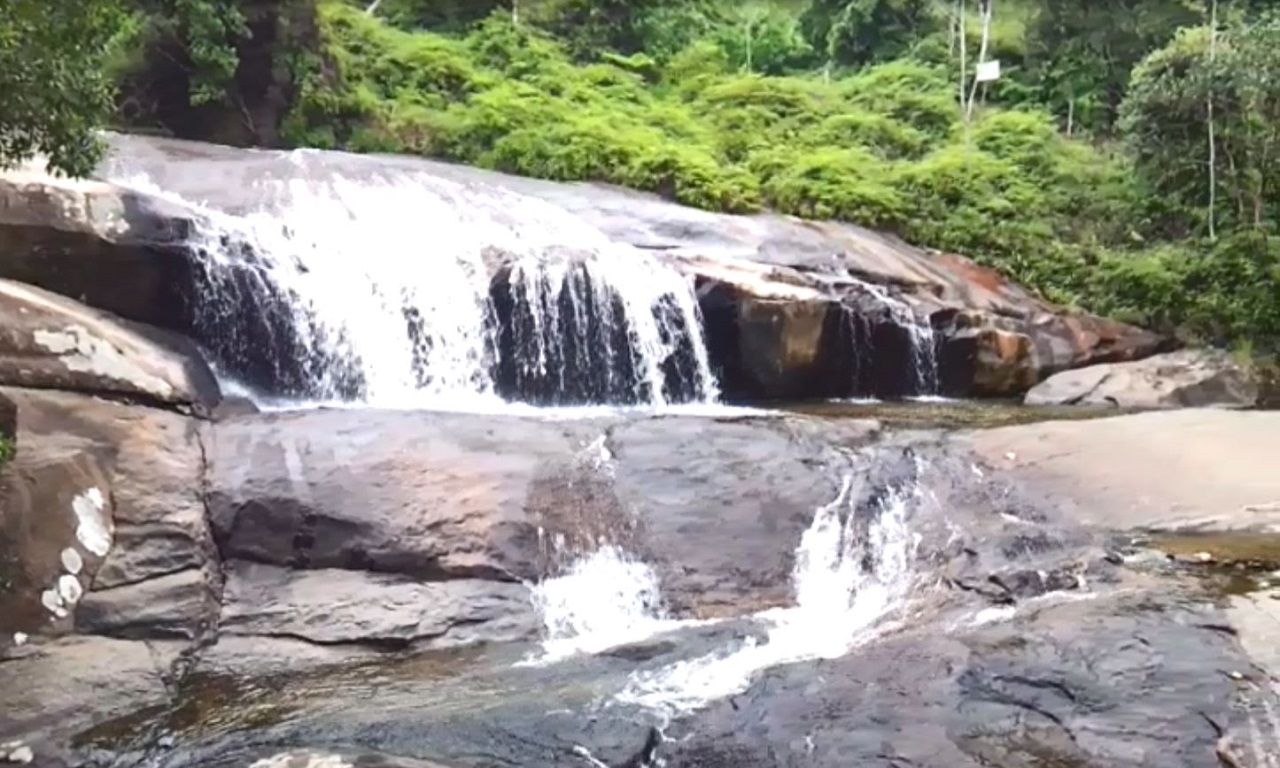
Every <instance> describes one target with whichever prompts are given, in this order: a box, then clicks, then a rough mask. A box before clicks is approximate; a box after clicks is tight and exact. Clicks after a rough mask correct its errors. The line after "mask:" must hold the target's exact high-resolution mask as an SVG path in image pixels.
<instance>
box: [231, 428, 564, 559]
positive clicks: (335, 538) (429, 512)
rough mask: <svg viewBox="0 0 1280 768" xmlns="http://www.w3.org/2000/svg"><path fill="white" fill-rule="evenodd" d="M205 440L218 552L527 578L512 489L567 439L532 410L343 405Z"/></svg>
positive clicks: (531, 544)
mask: <svg viewBox="0 0 1280 768" xmlns="http://www.w3.org/2000/svg"><path fill="white" fill-rule="evenodd" d="M208 448H209V473H210V474H209V504H210V512H211V514H212V520H213V523H214V526H215V533H216V535H217V537H218V543H219V548H220V550H221V552H222V554H223V556H224V557H226V558H228V559H231V558H239V559H245V560H252V561H257V562H263V563H271V564H275V565H281V566H290V567H294V568H349V569H355V570H372V571H382V572H390V573H401V574H405V575H410V576H417V577H420V578H425V579H450V578H491V579H503V580H515V579H520V578H531V577H534V576H535V575H536V572H535V570H534V564H533V560H532V557H533V555H534V553H535V551H536V547H535V542H536V531H535V524H534V520H533V518H532V517H530V516H529V514H527V512H526V510H525V508H524V500H525V497H526V494H528V492H529V487H530V483H531V482H533V480H534V478H535V477H537V476H538V474H539V473H540V472H542V471H544V469H545V468H546V467H548V466H550V465H552V464H553V463H554V462H556V461H562V460H563V459H564V458H565V457H568V456H571V455H572V450H573V449H572V443H571V442H570V440H569V438H568V437H567V436H566V435H565V434H564V432H563V431H562V429H561V428H560V427H558V426H555V425H551V424H546V423H539V422H536V421H532V420H522V419H517V418H510V417H493V418H486V419H483V420H479V419H476V418H475V417H472V416H449V415H445V414H430V413H398V414H393V413H387V412H373V411H345V410H343V411H312V412H301V413H289V414H263V415H260V416H254V417H242V418H238V419H232V420H229V421H225V422H221V423H219V424H217V425H215V427H214V429H213V430H212V437H211V440H210V441H209V446H208Z"/></svg>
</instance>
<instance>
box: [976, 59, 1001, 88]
mask: <svg viewBox="0 0 1280 768" xmlns="http://www.w3.org/2000/svg"><path fill="white" fill-rule="evenodd" d="M974 77H975V78H977V80H978V82H979V83H989V82H991V81H992V80H999V79H1000V61H999V60H998V59H996V60H993V61H982V62H978V70H977V72H976V73H975V74H974Z"/></svg>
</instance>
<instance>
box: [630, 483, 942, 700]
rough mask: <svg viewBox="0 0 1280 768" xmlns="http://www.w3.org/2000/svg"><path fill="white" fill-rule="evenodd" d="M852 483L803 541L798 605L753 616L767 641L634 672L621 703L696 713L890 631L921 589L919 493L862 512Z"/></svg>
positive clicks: (899, 494)
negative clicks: (767, 673)
mask: <svg viewBox="0 0 1280 768" xmlns="http://www.w3.org/2000/svg"><path fill="white" fill-rule="evenodd" d="M852 484H853V483H852V479H851V478H846V479H845V480H844V483H843V486H842V487H841V490H840V493H839V494H838V495H837V497H836V498H835V500H833V501H832V502H831V503H829V504H827V505H824V506H822V507H820V508H819V509H818V510H817V511H816V513H815V515H814V519H813V522H812V524H811V525H810V526H809V528H808V529H807V530H806V531H805V533H804V535H803V536H802V537H801V540H800V545H799V547H798V548H797V549H796V563H795V569H794V572H793V575H792V578H793V584H794V588H795V594H796V605H795V606H794V607H790V608H784V609H774V610H769V611H765V612H762V613H760V614H757V615H756V618H757V619H758V620H760V621H762V622H765V623H766V624H767V625H768V633H767V637H766V638H765V640H764V641H763V642H760V641H755V640H748V641H746V642H745V643H744V644H743V645H742V646H741V647H739V648H737V649H735V650H731V651H727V652H721V653H713V654H709V655H706V656H703V657H700V658H695V659H691V660H686V661H681V662H678V663H676V664H673V665H671V666H668V667H666V668H663V669H660V670H657V671H656V672H644V673H637V674H635V675H633V676H632V678H631V679H630V681H629V682H628V684H627V686H626V688H625V689H624V690H623V691H622V692H621V693H619V694H618V696H617V700H618V701H619V702H622V703H630V704H637V705H640V706H644V707H646V708H650V709H654V710H658V711H660V712H663V713H665V714H668V715H674V714H679V713H682V712H689V711H692V710H696V709H698V708H700V707H702V706H704V705H705V704H707V703H709V702H712V701H715V700H718V699H722V698H725V697H727V696H732V695H734V694H736V693H740V692H742V691H743V690H745V689H746V688H747V687H748V686H749V685H750V683H751V680H752V678H753V677H754V675H755V674H756V673H757V672H760V671H761V670H764V669H767V668H769V667H772V666H775V665H778V664H785V663H790V662H796V661H802V660H805V659H814V658H835V657H838V656H841V655H843V654H845V653H847V652H848V651H849V650H850V649H851V648H853V647H854V646H856V645H857V644H858V643H859V642H864V641H866V640H867V639H869V638H870V637H872V636H873V633H874V632H875V631H877V630H879V629H883V628H884V627H885V623H884V619H885V618H886V617H888V616H889V615H890V614H892V613H893V611H894V609H895V608H896V607H898V606H900V605H901V604H902V602H903V601H904V600H905V599H906V597H907V596H908V594H909V592H910V590H911V587H912V586H913V583H914V571H913V568H912V564H913V561H914V559H915V551H916V546H917V543H918V538H917V537H916V536H915V535H913V534H912V533H911V531H910V529H909V527H908V524H907V517H908V512H909V508H910V504H911V502H912V501H913V500H914V499H916V498H917V497H919V496H921V494H920V492H919V491H918V489H916V488H915V487H914V486H913V487H912V488H905V489H904V488H898V489H895V490H894V491H892V492H891V493H889V494H888V495H887V496H885V497H883V498H882V500H881V501H879V502H878V503H876V504H874V505H873V507H872V508H871V509H868V510H863V511H862V514H859V510H857V509H854V508H853V505H852V503H851V502H852V498H853V497H852V493H851V489H852ZM864 516H865V517H866V519H864Z"/></svg>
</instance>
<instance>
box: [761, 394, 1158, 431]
mask: <svg viewBox="0 0 1280 768" xmlns="http://www.w3.org/2000/svg"><path fill="white" fill-rule="evenodd" d="M776 407H777V408H778V409H779V410H781V411H787V412H792V413H801V414H805V415H809V416H818V417H823V418H833V419H876V420H878V421H880V422H881V423H883V424H884V425H885V426H890V427H902V428H909V429H911V428H914V429H981V428H987V427H1005V426H1011V425H1014V424H1032V423H1035V422H1038V421H1065V420H1076V419H1097V418H1105V417H1108V416H1119V415H1121V414H1125V413H1132V412H1133V411H1131V410H1125V409H1118V408H1112V407H1109V406H1107V407H1092V406H1079V405H1058V406H1033V405H1023V404H1022V403H1021V402H1018V401H1016V400H948V399H939V398H929V399H914V400H898V401H880V400H820V401H809V402H798V403H788V404H785V405H780V406H776Z"/></svg>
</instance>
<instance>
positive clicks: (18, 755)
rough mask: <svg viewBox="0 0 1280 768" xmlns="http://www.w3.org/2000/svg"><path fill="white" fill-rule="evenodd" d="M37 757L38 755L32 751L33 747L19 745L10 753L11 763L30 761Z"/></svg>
mask: <svg viewBox="0 0 1280 768" xmlns="http://www.w3.org/2000/svg"><path fill="white" fill-rule="evenodd" d="M35 759H36V755H35V753H34V752H32V751H31V747H18V748H17V749H15V750H13V751H12V752H10V753H9V762H11V763H23V764H26V763H29V762H31V761H32V760H35Z"/></svg>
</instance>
